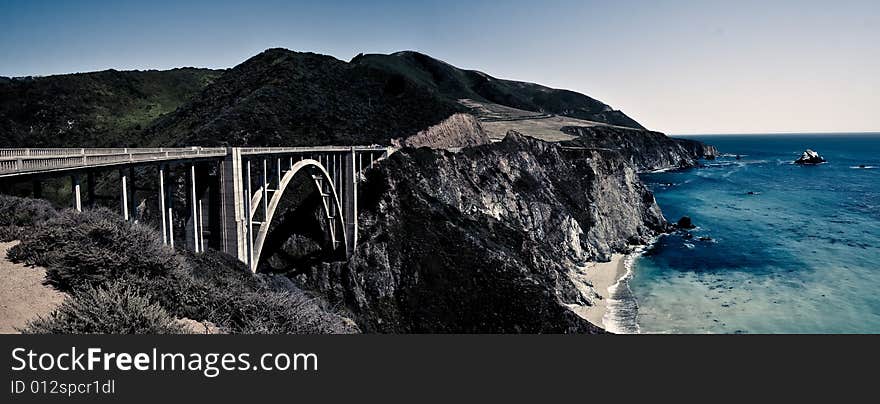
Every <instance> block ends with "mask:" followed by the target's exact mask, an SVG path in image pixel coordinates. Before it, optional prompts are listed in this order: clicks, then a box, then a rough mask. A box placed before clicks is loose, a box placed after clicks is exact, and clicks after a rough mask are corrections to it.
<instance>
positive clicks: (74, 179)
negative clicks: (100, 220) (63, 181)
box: [70, 174, 82, 212]
mask: <svg viewBox="0 0 880 404" xmlns="http://www.w3.org/2000/svg"><path fill="white" fill-rule="evenodd" d="M70 183H71V185H72V191H73V208H74V209H76V211H77V212H82V195H81V194H80V186H79V175H77V174H73V175H71V176H70Z"/></svg>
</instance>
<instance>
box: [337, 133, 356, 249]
mask: <svg viewBox="0 0 880 404" xmlns="http://www.w3.org/2000/svg"><path fill="white" fill-rule="evenodd" d="M357 157H358V156H357V151H355V148H354V147H352V148H351V151H350V152H347V153H345V154H344V155H341V156H340V158H341V159H343V160H344V161H343V162H342V167H341V168H342V170H343V172H342V173H341V174H342V175H341V181H342V200H343V201H342V204H343V205H342V207H343V210H342V212H343V213H344V214H345V217H344V218H343V223H344V224H345V234H347V235H348V238H347V241H348V242H347V243H346V246H345V256H346V257H349V256H351V254H353V253H354V249H355V246H357V238H358V236H357V230H358V220H357V216H358V212H357V183H358V181H357V180H358V178H357V173H358V166H357Z"/></svg>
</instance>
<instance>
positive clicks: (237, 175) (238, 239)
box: [220, 147, 250, 262]
mask: <svg viewBox="0 0 880 404" xmlns="http://www.w3.org/2000/svg"><path fill="white" fill-rule="evenodd" d="M243 180H244V178H243V176H242V160H241V150H240V149H239V148H237V147H234V148H233V147H230V148H228V149H227V153H226V157H225V158H224V159H223V161H222V162H221V163H220V204H221V205H222V206H220V211H221V213H220V221H221V224H220V228H221V232H222V234H221V239H222V241H221V248H222V250H223V252H225V253H227V254H229V255H232V256H233V257H236V258H238V259H239V260H240V261H242V262H247V261H248V260H247V245H246V241H245V238H244V237H245V235H246V234H247V231H246V228H245V226H247V223H246V222H245V216H244V212H245V210H247V211H248V212H249V211H250V206H249V204H248V203H247V202H246V200H247V198H244V193H245V188H244V184H243Z"/></svg>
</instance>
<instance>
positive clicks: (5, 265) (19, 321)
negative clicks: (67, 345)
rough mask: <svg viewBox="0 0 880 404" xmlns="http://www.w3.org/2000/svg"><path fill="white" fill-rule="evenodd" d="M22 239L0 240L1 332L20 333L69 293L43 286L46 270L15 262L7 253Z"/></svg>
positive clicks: (50, 310)
mask: <svg viewBox="0 0 880 404" xmlns="http://www.w3.org/2000/svg"><path fill="white" fill-rule="evenodd" d="M16 244H18V241H13V242H9V243H0V334H14V333H18V331H17V328H21V327H24V326H25V324H27V322H28V320H30V319H33V318H35V317H37V316H45V315H47V314H49V313H50V312H52V310H54V309H55V308H56V307H58V305H59V304H61V302H62V301H63V300H64V297H65V296H66V295H65V294H64V293H61V292H59V291H57V290H55V289H54V288H52V287H51V286H46V285H43V281H44V280H45V279H46V270H45V269H43V268H38V267H37V268H28V267H26V266H24V265H21V264H14V263H12V262H10V261H9V259H8V258H6V252H7V251H9V249H10V248H12V247H13V246H15V245H16Z"/></svg>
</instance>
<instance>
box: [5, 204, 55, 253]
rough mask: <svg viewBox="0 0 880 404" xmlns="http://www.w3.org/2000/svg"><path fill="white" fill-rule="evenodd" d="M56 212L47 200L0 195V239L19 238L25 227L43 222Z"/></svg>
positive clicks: (24, 232)
mask: <svg viewBox="0 0 880 404" xmlns="http://www.w3.org/2000/svg"><path fill="white" fill-rule="evenodd" d="M57 214H58V212H57V211H56V210H55V208H54V207H52V204H50V203H49V202H48V201H45V200H42V199H28V198H19V197H16V196H9V195H0V241H2V242H7V241H12V240H20V239H21V238H22V237H24V236H25V235H26V234H27V231H26V229H27V227H31V226H34V225H37V224H40V223H44V222H46V221H48V220H49V219H51V218H53V217H55V216H56V215H57Z"/></svg>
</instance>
